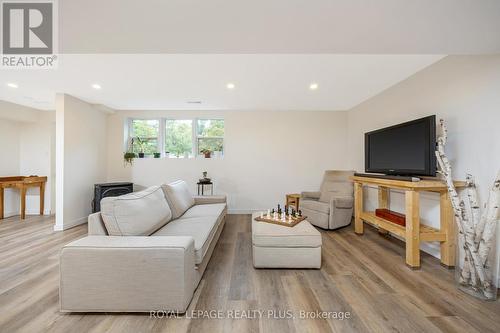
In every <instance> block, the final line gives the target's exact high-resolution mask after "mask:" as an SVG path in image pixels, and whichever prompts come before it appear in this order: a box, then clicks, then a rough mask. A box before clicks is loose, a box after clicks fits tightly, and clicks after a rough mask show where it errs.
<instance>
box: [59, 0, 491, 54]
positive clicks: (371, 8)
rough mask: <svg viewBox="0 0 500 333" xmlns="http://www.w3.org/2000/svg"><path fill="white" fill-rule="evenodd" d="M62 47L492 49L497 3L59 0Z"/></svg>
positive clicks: (480, 0)
mask: <svg viewBox="0 0 500 333" xmlns="http://www.w3.org/2000/svg"><path fill="white" fill-rule="evenodd" d="M59 7H60V11H59V25H60V39H59V41H60V46H61V50H60V51H61V53H75V54H78V53H144V54H150V53H338V54H348V53H349V54H350V53H364V54H482V53H498V52H500V38H498V32H499V31H500V1H498V0H371V1H368V0H314V1H308V0H168V1H165V0H141V1H137V0H106V1H102V0H64V1H62V0H60V1H59Z"/></svg>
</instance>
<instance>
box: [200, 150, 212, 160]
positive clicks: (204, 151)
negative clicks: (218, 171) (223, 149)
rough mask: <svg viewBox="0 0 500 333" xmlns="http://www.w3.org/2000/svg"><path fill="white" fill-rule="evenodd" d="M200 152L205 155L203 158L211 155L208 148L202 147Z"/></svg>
mask: <svg viewBox="0 0 500 333" xmlns="http://www.w3.org/2000/svg"><path fill="white" fill-rule="evenodd" d="M201 153H202V154H203V155H205V158H210V157H211V156H212V151H211V150H210V149H203V150H202V151H201Z"/></svg>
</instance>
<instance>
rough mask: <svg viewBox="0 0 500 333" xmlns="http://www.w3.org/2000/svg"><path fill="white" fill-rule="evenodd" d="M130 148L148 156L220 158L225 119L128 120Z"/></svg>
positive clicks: (222, 152)
mask: <svg viewBox="0 0 500 333" xmlns="http://www.w3.org/2000/svg"><path fill="white" fill-rule="evenodd" d="M129 126H130V127H129V131H128V133H129V138H128V143H129V146H127V151H128V150H129V149H130V144H131V143H132V152H133V153H136V154H139V153H144V154H145V155H153V154H154V153H161V154H160V156H169V157H176V158H179V157H187V158H191V157H195V156H197V155H205V157H207V153H208V152H210V154H208V155H209V156H210V157H221V156H223V154H224V120H223V119H186V120H179V119H165V118H157V119H129Z"/></svg>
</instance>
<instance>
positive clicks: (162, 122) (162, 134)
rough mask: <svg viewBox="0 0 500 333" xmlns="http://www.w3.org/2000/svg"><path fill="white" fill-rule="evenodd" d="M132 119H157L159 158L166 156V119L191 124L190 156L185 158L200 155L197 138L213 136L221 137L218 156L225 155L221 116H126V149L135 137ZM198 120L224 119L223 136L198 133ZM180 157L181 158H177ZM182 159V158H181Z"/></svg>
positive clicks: (215, 137) (214, 137)
mask: <svg viewBox="0 0 500 333" xmlns="http://www.w3.org/2000/svg"><path fill="white" fill-rule="evenodd" d="M134 120H157V121H158V122H159V126H158V137H157V140H158V149H159V151H160V157H161V158H166V157H167V156H166V152H165V149H166V143H165V140H166V135H167V133H166V122H167V120H191V121H192V123H191V126H192V138H191V140H192V143H193V144H192V157H189V158H187V159H191V158H197V157H199V156H202V155H200V154H199V152H198V139H199V138H213V139H222V145H223V149H222V154H221V156H219V157H218V158H223V157H224V155H225V151H226V149H225V141H226V140H225V135H226V122H225V119H224V118H223V117H196V118H190V117H129V118H127V132H128V133H127V138H126V144H127V146H126V149H125V150H126V151H127V150H128V149H129V147H130V143H131V140H132V139H133V138H135V137H136V136H135V135H134V128H133V121H134ZM199 120H222V121H224V135H223V136H203V135H198V121H199ZM168 158H172V159H177V158H174V157H171V156H169V157H168ZM179 159H181V158H179ZM182 159H184V158H182Z"/></svg>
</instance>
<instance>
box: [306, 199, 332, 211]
mask: <svg viewBox="0 0 500 333" xmlns="http://www.w3.org/2000/svg"><path fill="white" fill-rule="evenodd" d="M300 209H301V210H304V209H309V210H315V211H317V212H321V213H323V214H330V204H329V203H325V202H321V201H315V200H302V201H301V202H300Z"/></svg>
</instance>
